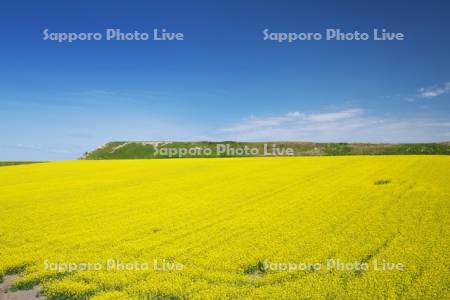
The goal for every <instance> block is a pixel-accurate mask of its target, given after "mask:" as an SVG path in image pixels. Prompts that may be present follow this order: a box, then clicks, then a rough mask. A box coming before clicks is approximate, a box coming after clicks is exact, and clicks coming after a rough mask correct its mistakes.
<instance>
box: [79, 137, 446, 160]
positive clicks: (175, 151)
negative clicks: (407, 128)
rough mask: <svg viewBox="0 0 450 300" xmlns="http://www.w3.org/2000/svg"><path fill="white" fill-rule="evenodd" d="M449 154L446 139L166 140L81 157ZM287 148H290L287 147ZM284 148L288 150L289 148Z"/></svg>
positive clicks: (107, 146)
mask: <svg viewBox="0 0 450 300" xmlns="http://www.w3.org/2000/svg"><path fill="white" fill-rule="evenodd" d="M286 149H288V150H289V149H291V150H292V154H293V155H294V156H321V155H394V154H446V155H448V154H450V142H444V143H418V144H368V143H313V142H284V141H281V142H234V141H223V142H207V141H200V142H169V141H166V142H164V141H128V142H127V141H121V142H119V141H118V142H110V143H107V144H105V145H103V146H101V147H99V148H97V149H95V150H93V151H91V152H86V153H85V154H84V155H83V157H81V159H139V158H141V159H142V158H178V157H233V156H266V155H273V156H281V155H288V154H286V152H283V151H286ZM289 151H290V150H289ZM289 151H288V152H289Z"/></svg>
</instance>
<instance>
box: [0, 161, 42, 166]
mask: <svg viewBox="0 0 450 300" xmlns="http://www.w3.org/2000/svg"><path fill="white" fill-rule="evenodd" d="M40 162H42V161H0V167H6V166H15V165H26V164H36V163H40Z"/></svg>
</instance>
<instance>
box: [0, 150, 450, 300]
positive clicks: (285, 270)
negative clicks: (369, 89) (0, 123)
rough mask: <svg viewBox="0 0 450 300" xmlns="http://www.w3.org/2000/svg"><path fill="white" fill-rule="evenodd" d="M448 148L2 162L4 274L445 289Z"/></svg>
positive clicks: (144, 287)
mask: <svg viewBox="0 0 450 300" xmlns="http://www.w3.org/2000/svg"><path fill="white" fill-rule="evenodd" d="M449 181H450V157H448V156H439V155H435V156H426V155H423V156H415V155H408V156H396V155H391V156H333V157H272V158H262V157H254V158H210V159H202V158H197V159H155V160H138V159H136V160H96V161H88V160H81V161H65V162H51V163H40V164H29V165H17V166H10V167H5V168H0V208H1V218H0V276H6V275H8V274H19V278H18V279H17V280H16V281H15V283H14V286H13V288H14V289H31V288H33V287H34V286H36V285H39V286H41V287H42V293H43V294H44V295H45V296H46V297H47V298H48V299H97V300H98V299H227V298H228V299H299V298H305V299H336V298H337V299H376V298H391V299H395V298H404V299H446V298H447V299H448V298H449V297H450V290H449V287H450V254H449V251H448V249H450V239H449V236H450V185H449V184H448V182H449Z"/></svg>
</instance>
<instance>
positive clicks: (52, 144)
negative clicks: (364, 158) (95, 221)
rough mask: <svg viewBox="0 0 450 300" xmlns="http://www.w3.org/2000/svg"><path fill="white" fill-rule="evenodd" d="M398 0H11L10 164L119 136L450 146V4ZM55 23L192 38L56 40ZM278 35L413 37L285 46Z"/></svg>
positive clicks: (0, 131) (3, 63)
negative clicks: (335, 31) (274, 36)
mask: <svg viewBox="0 0 450 300" xmlns="http://www.w3.org/2000/svg"><path fill="white" fill-rule="evenodd" d="M305 2H306V1H305ZM391 2H392V1H377V2H376V3H375V2H373V3H372V4H367V3H362V1H345V3H344V2H343V1H308V2H307V3H300V1H264V3H263V2H262V1H130V2H123V1H73V2H67V1H20V0H19V1H8V2H6V3H5V2H3V3H2V9H1V10H0V24H1V26H0V34H1V39H2V40H1V47H0V160H60V159H75V158H77V157H79V156H80V155H81V154H82V153H83V152H85V151H87V150H92V149H93V148H95V147H97V146H99V145H101V144H103V143H106V142H108V141H112V140H309V141H347V142H354V141H360V142H428V141H447V140H450V118H449V117H450V59H449V53H450V34H449V33H450V32H449V29H450V3H449V2H448V1H417V2H414V1H395V3H391ZM46 28H48V29H49V31H50V32H78V33H79V32H104V30H105V29H106V28H119V29H121V30H122V31H123V32H129V31H134V30H138V31H141V32H152V31H153V29H154V28H157V29H162V28H165V29H167V30H168V31H171V32H182V33H184V36H185V39H184V40H183V41H170V42H168V41H105V40H101V41H75V42H72V43H67V42H66V43H58V42H56V41H48V40H47V41H44V40H43V33H42V32H43V30H44V29H46ZM266 28H267V29H269V30H270V31H271V32H321V33H323V32H324V31H325V30H326V29H327V28H340V29H341V30H342V31H345V32H353V31H355V30H357V31H360V32H369V33H371V32H372V31H373V29H374V28H379V29H382V28H385V29H387V30H388V31H391V32H402V33H404V34H405V37H406V38H405V40H404V41H373V40H368V41H326V40H321V41H299V42H293V43H278V42H276V41H264V40H263V33H262V31H263V30H264V29H266Z"/></svg>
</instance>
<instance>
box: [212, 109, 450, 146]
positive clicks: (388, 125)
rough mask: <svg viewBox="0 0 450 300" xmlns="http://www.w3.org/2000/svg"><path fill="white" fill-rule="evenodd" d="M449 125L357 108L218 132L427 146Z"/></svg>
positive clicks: (257, 121) (247, 122)
mask: <svg viewBox="0 0 450 300" xmlns="http://www.w3.org/2000/svg"><path fill="white" fill-rule="evenodd" d="M449 129H450V123H449V122H448V121H445V120H436V119H435V118H432V117H414V116H409V117H394V116H390V117H389V116H373V115H369V114H367V113H366V112H365V111H364V110H362V109H360V108H352V109H346V110H338V111H334V112H325V113H302V112H289V113H286V114H283V115H280V116H269V117H255V116H251V117H249V118H246V119H244V120H242V121H240V122H237V123H235V124H231V125H230V126H227V127H225V128H222V129H221V130H220V133H219V135H221V137H222V138H224V139H236V140H304V141H319V142H320V141H323V142H333V141H334V142H337V141H339V142H428V141H441V140H445V139H446V138H448V137H447V135H446V133H447V132H448V131H449Z"/></svg>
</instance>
